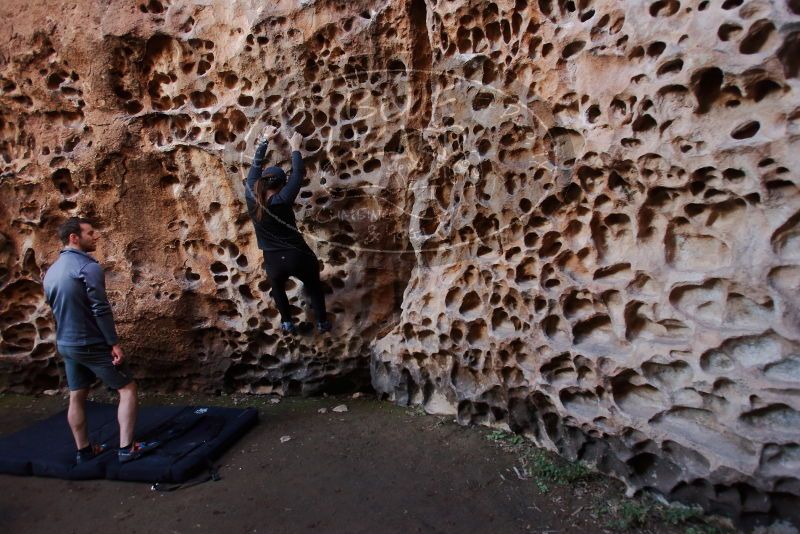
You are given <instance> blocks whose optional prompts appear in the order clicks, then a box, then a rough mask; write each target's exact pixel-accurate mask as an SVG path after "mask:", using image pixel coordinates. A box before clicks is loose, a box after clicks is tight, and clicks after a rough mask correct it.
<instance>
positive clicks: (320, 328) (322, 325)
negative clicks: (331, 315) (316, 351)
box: [317, 321, 333, 334]
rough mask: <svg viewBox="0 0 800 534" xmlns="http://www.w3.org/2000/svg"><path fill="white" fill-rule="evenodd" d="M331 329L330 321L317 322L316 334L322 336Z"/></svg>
mask: <svg viewBox="0 0 800 534" xmlns="http://www.w3.org/2000/svg"><path fill="white" fill-rule="evenodd" d="M332 328H333V325H332V324H331V322H330V321H319V322H318V323H317V332H319V333H320V334H323V333H325V332H330V331H331V329H332Z"/></svg>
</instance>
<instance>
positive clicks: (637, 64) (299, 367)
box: [0, 0, 800, 520]
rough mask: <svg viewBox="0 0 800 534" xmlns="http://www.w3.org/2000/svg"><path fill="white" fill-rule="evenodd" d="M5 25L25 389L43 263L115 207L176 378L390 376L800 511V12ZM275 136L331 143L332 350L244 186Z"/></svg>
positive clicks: (140, 323) (86, 14) (77, 20)
mask: <svg viewBox="0 0 800 534" xmlns="http://www.w3.org/2000/svg"><path fill="white" fill-rule="evenodd" d="M0 13H2V16H3V18H4V20H5V22H4V25H3V27H2V28H0V35H2V38H3V40H2V42H3V43H4V45H3V49H2V55H0V155H1V156H2V161H0V172H1V174H0V199H2V200H0V215H1V217H0V294H1V295H2V298H0V313H2V319H0V336H1V337H0V368H1V369H2V378H0V388H2V389H6V390H17V391H39V390H42V389H47V388H54V387H58V386H59V384H61V382H60V378H59V372H58V367H57V362H58V359H57V357H56V355H55V347H54V339H55V336H54V324H53V321H52V316H51V315H50V313H49V311H48V307H47V305H46V303H45V302H44V298H43V294H42V289H41V276H42V274H43V272H44V271H45V270H46V269H47V267H48V266H49V265H50V264H52V262H53V261H55V259H56V257H57V254H58V250H59V248H60V244H59V243H58V240H57V238H56V236H55V229H56V227H57V225H58V224H59V223H60V222H61V221H62V220H63V219H64V218H65V217H67V216H70V215H88V216H93V217H96V218H97V219H98V221H100V222H101V223H102V229H103V231H104V232H105V238H104V240H103V242H102V243H101V244H100V247H99V250H98V254H97V256H98V257H99V259H100V260H101V261H102V263H103V265H104V267H105V268H106V271H107V282H108V288H109V294H110V297H111V300H112V301H113V303H114V311H115V316H116V318H117V323H118V328H119V330H120V333H121V336H122V339H123V340H124V346H125V348H126V349H127V351H128V352H129V353H130V354H131V355H132V357H133V358H134V361H135V364H136V369H137V373H138V374H139V375H140V376H141V377H142V380H143V381H144V382H145V383H146V384H147V386H148V387H152V388H160V389H184V390H192V389H199V390H214V389H226V390H233V391H241V392H254V393H265V392H278V393H283V394H292V393H313V392H317V391H325V390H348V389H353V388H358V387H363V385H364V384H366V383H369V382H370V380H371V383H372V385H373V387H374V388H375V389H376V390H377V391H378V392H379V393H381V394H382V395H383V396H385V397H387V398H391V399H393V400H395V401H397V402H402V403H415V404H422V405H424V406H425V408H426V409H427V410H428V411H429V412H435V413H453V414H455V415H457V417H458V419H459V420H460V421H461V422H464V423H471V422H474V423H482V424H489V425H499V426H509V427H510V428H511V429H513V430H516V431H519V432H524V433H525V434H526V435H527V436H529V437H530V438H531V439H533V440H535V441H536V442H537V443H539V444H541V445H543V446H547V447H550V448H554V449H557V450H559V451H560V452H561V453H563V454H565V455H567V456H569V457H571V458H578V459H582V460H585V461H589V462H592V463H595V464H596V465H597V466H598V467H599V468H600V469H601V470H603V471H606V472H610V473H613V474H615V475H617V476H619V477H621V478H622V479H624V480H625V481H626V482H627V484H628V485H629V486H630V488H631V490H632V491H633V490H638V489H641V488H651V489H655V490H657V491H659V492H661V493H663V494H664V495H666V496H667V497H668V498H670V499H680V500H685V501H692V502H700V503H701V504H703V505H704V506H706V507H707V508H710V509H712V510H717V511H722V512H725V513H729V514H732V515H749V516H752V517H760V516H766V515H768V514H777V515H779V516H782V517H788V518H794V520H797V517H798V513H800V512H798V509H797V508H798V507H797V506H796V503H797V500H798V498H800V478H799V477H798V473H800V304H798V303H799V302H800V300H798V294H799V293H798V291H800V190H798V183H800V178H799V177H798V170H797V169H798V168H800V154H798V147H799V146H800V144H799V143H798V138H799V137H800V98H798V90H800V82H799V81H798V73H799V70H800V62H799V59H798V58H800V29H798V28H800V4H799V3H798V2H797V1H795V0H772V1H768V0H752V1H749V0H748V1H745V0H703V1H697V0H681V1H679V0H657V1H638V0H631V1H627V2H610V1H592V0H576V1H564V0H558V1H556V0H538V1H531V2H528V1H525V0H517V1H515V2H511V1H505V2H503V1H500V2H485V1H484V2H478V1H459V0H411V1H409V2H396V1H395V2H393V1H384V2H368V1H354V2H337V1H302V2H289V1H281V2H276V3H265V2H251V1H237V2H206V3H202V4H200V3H192V2H178V1H172V2H167V1H158V0H149V1H148V2H146V3H144V2H143V3H140V4H131V3H127V2H119V1H112V2H106V3H102V4H101V3H99V2H89V1H79V2H71V3H66V2H50V3H45V2H38V1H35V2H30V3H25V4H24V5H23V4H21V3H5V4H3V5H2V7H0ZM267 121H273V122H276V123H280V124H282V125H283V126H285V128H284V132H288V131H289V130H290V129H295V130H297V131H299V132H300V133H301V134H302V135H303V136H304V138H305V140H304V144H303V147H302V149H303V154H304V157H305V160H306V165H307V178H306V183H305V185H304V189H303V192H302V193H301V195H300V197H299V198H298V200H299V206H298V209H297V214H298V220H299V222H300V225H301V227H302V230H303V231H304V233H305V235H306V239H307V240H308V241H309V243H310V244H311V246H312V248H314V249H315V250H316V251H317V253H318V255H319V257H320V259H321V260H322V263H323V264H324V268H323V270H322V278H323V280H324V281H325V283H326V284H327V286H328V290H329V291H328V305H329V308H330V309H331V311H332V315H333V319H334V323H335V325H336V326H335V331H334V335H325V336H301V337H298V338H296V339H290V338H286V337H284V336H281V335H280V334H279V331H278V322H279V318H278V314H277V311H276V310H275V309H274V307H273V305H272V303H271V299H270V298H269V284H268V282H267V280H266V276H265V275H264V272H263V269H262V259H261V255H260V253H259V251H258V250H257V247H256V244H255V238H254V234H253V231H252V227H251V223H250V221H249V219H248V217H247V214H246V212H245V209H244V202H243V194H244V185H243V183H242V179H243V177H244V175H245V173H246V172H247V169H248V168H249V162H250V159H251V158H252V154H253V151H254V145H255V138H256V135H257V132H258V131H259V130H260V128H261V127H262V126H263V125H264V124H265V123H266V122H267ZM268 160H269V161H270V162H272V163H273V164H282V165H283V166H284V167H286V166H287V165H288V145H287V144H286V143H285V140H280V141H278V142H277V143H274V144H273V145H272V147H271V148H270V151H269V152H268ZM289 293H290V299H291V302H292V304H293V305H294V306H295V307H296V308H297V310H296V311H297V312H298V315H300V316H301V317H302V316H304V315H305V314H306V313H307V311H306V310H305V308H307V307H308V306H307V304H306V302H305V298H304V296H303V293H302V290H301V287H300V285H299V284H297V285H294V286H292V287H291V288H290V292H289Z"/></svg>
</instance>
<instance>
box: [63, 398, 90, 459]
mask: <svg viewBox="0 0 800 534" xmlns="http://www.w3.org/2000/svg"><path fill="white" fill-rule="evenodd" d="M88 396H89V388H85V389H79V390H77V391H70V392H69V409H68V410H67V421H69V428H70V429H71V430H72V437H73V438H74V439H75V446H76V447H77V448H78V450H80V449H84V448H86V447H88V446H89V434H88V433H87V432H86V398H87V397H88Z"/></svg>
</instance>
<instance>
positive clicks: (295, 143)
mask: <svg viewBox="0 0 800 534" xmlns="http://www.w3.org/2000/svg"><path fill="white" fill-rule="evenodd" d="M302 142H303V136H302V135H300V134H299V133H297V132H295V133H294V135H293V136H292V138H291V139H289V146H291V147H292V152H294V151H295V150H300V143H302Z"/></svg>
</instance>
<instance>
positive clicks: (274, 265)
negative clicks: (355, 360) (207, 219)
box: [245, 125, 331, 334]
mask: <svg viewBox="0 0 800 534" xmlns="http://www.w3.org/2000/svg"><path fill="white" fill-rule="evenodd" d="M277 131H278V130H277V128H275V127H274V126H269V125H267V126H266V127H264V130H263V131H262V133H261V136H260V137H259V139H258V145H257V148H256V153H255V156H254V157H253V165H252V167H250V172H249V173H248V174H247V181H246V184H245V200H246V201H247V212H248V213H249V215H250V218H251V219H252V221H253V226H255V230H256V239H257V241H258V248H259V249H261V251H262V252H263V254H264V268H265V269H266V271H267V276H268V277H269V281H270V284H271V285H272V298H274V299H275V305H276V306H277V307H278V311H279V312H280V314H281V330H283V331H284V332H286V333H289V334H294V333H296V332H297V327H296V326H295V324H294V321H293V320H292V313H291V308H290V307H289V299H288V297H287V296H286V281H287V280H288V279H289V277H290V276H294V277H296V278H299V279H300V280H301V281H302V282H303V285H304V286H305V290H306V293H307V294H308V296H309V298H310V299H311V306H312V308H313V309H314V314H315V315H316V320H317V330H318V331H319V332H328V331H330V329H331V323H330V321H328V318H327V313H326V311H325V295H324V289H323V286H322V282H321V281H320V278H319V262H318V260H317V256H316V254H314V251H312V250H311V248H310V247H309V246H308V244H307V243H306V242H305V240H304V239H303V236H302V235H301V234H300V231H299V230H298V229H297V222H296V221H295V217H294V207H293V205H294V200H295V198H296V197H297V193H299V192H300V186H301V184H302V182H303V176H305V168H304V166H303V157H302V156H301V155H300V143H301V142H302V140H303V138H302V136H301V135H300V134H299V133H297V132H295V133H294V135H292V137H291V139H290V140H289V145H290V146H291V148H292V171H291V175H290V176H289V179H288V181H287V179H286V173H285V172H284V171H283V169H281V168H280V167H267V168H265V169H262V168H261V166H262V164H263V162H264V155H265V154H266V152H267V144H268V142H269V141H270V140H271V139H272V138H273V137H275V135H276V133H277Z"/></svg>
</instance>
